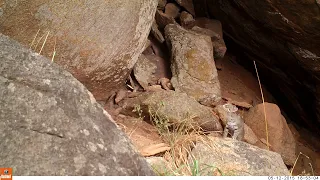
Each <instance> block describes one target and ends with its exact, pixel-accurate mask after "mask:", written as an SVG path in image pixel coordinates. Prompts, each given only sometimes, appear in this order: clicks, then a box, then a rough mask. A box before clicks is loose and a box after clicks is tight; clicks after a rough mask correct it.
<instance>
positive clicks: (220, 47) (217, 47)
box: [192, 26, 227, 58]
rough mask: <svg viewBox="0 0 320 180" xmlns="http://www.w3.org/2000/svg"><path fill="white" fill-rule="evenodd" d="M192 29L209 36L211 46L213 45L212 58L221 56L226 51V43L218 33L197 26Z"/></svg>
mask: <svg viewBox="0 0 320 180" xmlns="http://www.w3.org/2000/svg"><path fill="white" fill-rule="evenodd" d="M192 31H194V32H197V33H200V34H204V35H207V36H210V37H211V41H212V47H213V52H214V53H213V55H214V58H223V57H224V55H225V54H226V52H227V47H226V44H225V43H224V40H223V39H222V38H221V36H220V35H218V34H217V33H215V32H213V31H211V30H210V29H204V28H200V27H198V26H194V27H193V28H192Z"/></svg>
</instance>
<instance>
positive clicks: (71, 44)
mask: <svg viewBox="0 0 320 180" xmlns="http://www.w3.org/2000/svg"><path fill="white" fill-rule="evenodd" d="M156 7H157V0H130V1H127V0H115V1H105V0H79V1H64V0H43V1H27V0H22V1H14V2H13V1H4V3H2V4H1V8H2V9H3V14H2V16H0V27H1V28H0V32H1V33H3V34H5V35H8V36H9V37H12V38H13V39H15V40H17V41H19V42H20V43H22V44H23V45H26V46H30V47H31V49H33V50H35V51H36V52H41V54H42V55H44V56H46V57H49V58H50V59H51V58H52V57H53V56H54V58H53V59H54V61H55V62H56V63H57V64H59V65H61V66H62V67H63V68H64V69H66V70H68V71H69V72H71V73H72V74H73V75H74V76H75V77H76V78H77V79H78V80H79V81H80V82H82V83H83V84H84V85H85V86H86V87H87V88H88V89H89V91H91V92H92V93H93V95H94V97H95V98H96V99H98V100H102V99H106V98H107V97H108V96H109V95H110V94H112V91H117V90H118V89H119V87H121V85H122V84H124V82H125V79H126V78H127V77H128V75H129V73H130V70H131V69H132V67H133V65H134V64H135V62H136V61H137V59H138V57H139V55H140V54H141V53H142V51H143V48H144V45H145V43H146V40H147V36H148V34H149V32H150V28H151V24H152V22H153V19H154V14H155V11H156ZM17 12H19V13H17ZM41 49H42V51H41Z"/></svg>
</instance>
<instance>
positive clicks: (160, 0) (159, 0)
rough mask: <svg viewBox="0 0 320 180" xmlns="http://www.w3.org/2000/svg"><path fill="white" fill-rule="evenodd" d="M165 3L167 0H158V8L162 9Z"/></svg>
mask: <svg viewBox="0 0 320 180" xmlns="http://www.w3.org/2000/svg"><path fill="white" fill-rule="evenodd" d="M166 4H167V0H158V9H160V10H164V7H165V6H166Z"/></svg>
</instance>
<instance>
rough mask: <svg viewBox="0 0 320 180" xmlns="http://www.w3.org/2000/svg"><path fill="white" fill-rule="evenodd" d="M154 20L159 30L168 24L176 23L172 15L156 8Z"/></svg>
mask: <svg viewBox="0 0 320 180" xmlns="http://www.w3.org/2000/svg"><path fill="white" fill-rule="evenodd" d="M155 19H156V22H157V24H158V26H159V28H160V29H161V30H163V29H164V28H165V27H166V25H168V24H177V22H176V20H174V18H173V17H171V16H168V15H167V14H165V13H163V12H161V11H159V10H157V12H156V16H155Z"/></svg>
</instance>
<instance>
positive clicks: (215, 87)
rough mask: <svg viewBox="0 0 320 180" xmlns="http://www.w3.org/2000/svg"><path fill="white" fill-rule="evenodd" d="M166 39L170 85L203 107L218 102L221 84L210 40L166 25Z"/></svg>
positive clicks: (175, 26) (174, 26)
mask: <svg viewBox="0 0 320 180" xmlns="http://www.w3.org/2000/svg"><path fill="white" fill-rule="evenodd" d="M165 36H166V41H167V44H168V47H169V49H171V53H172V54H171V72H172V79H171V83H172V85H173V87H174V88H175V90H176V91H180V92H185V93H187V94H188V95H189V96H190V97H194V98H195V99H196V100H197V101H199V102H200V103H201V104H204V105H209V106H210V105H212V104H213V103H214V102H216V101H218V100H220V99H221V91H220V83H219V80H218V74H217V69H216V67H215V63H214V59H213V49H212V43H211V39H210V37H209V36H205V35H201V34H198V33H195V32H193V31H188V30H185V29H184V28H182V27H181V26H179V25H171V24H170V25H167V26H166V28H165Z"/></svg>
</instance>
